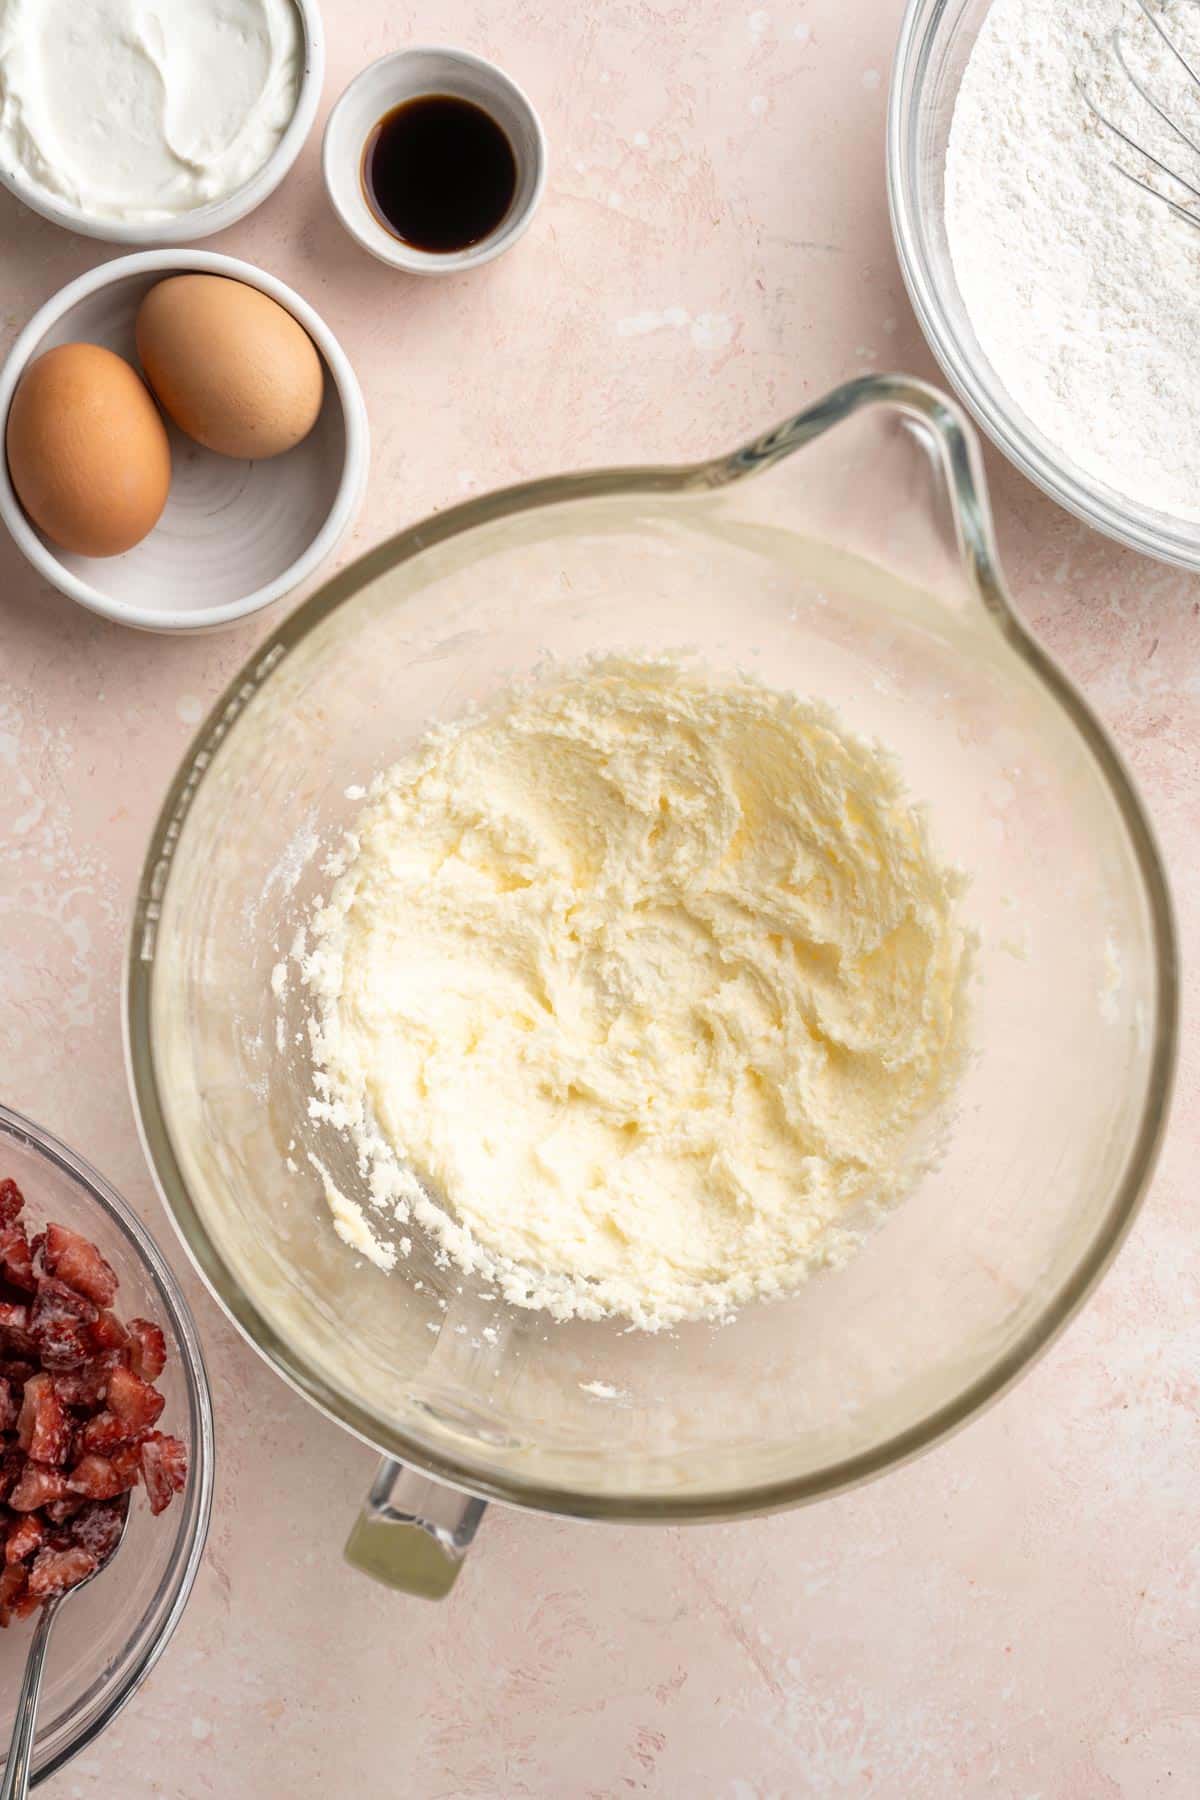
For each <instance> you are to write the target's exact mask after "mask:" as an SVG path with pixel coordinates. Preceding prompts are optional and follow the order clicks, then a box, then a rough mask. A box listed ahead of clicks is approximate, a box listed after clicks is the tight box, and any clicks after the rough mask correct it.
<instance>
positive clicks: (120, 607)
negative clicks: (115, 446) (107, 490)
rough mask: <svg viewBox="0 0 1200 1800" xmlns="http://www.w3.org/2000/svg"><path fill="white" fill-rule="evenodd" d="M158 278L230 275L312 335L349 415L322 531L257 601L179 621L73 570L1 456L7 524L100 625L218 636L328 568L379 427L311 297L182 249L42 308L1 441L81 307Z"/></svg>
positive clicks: (12, 381) (79, 282)
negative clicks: (31, 380) (51, 337)
mask: <svg viewBox="0 0 1200 1800" xmlns="http://www.w3.org/2000/svg"><path fill="white" fill-rule="evenodd" d="M157 271H161V272H162V274H163V275H164V276H165V275H168V274H172V273H173V274H178V275H193V274H206V275H221V276H225V277H226V278H228V279H230V280H233V281H241V282H244V283H245V284H246V285H247V286H249V287H254V288H257V289H258V290H259V292H260V293H264V294H266V295H268V296H269V297H270V298H271V299H272V300H275V301H277V302H278V304H279V305H280V306H282V307H283V308H284V309H285V311H287V312H289V313H291V315H292V317H293V318H294V319H295V320H296V321H297V322H298V323H299V324H300V325H302V326H303V327H304V329H305V331H306V332H307V333H308V335H309V337H310V338H311V339H312V340H313V343H314V344H315V345H316V347H317V349H318V351H319V352H320V354H321V358H322V361H323V362H324V364H325V367H326V368H327V369H328V371H329V373H330V375H331V376H332V378H333V384H334V387H335V389H336V391H337V396H338V400H339V403H340V405H341V408H342V417H343V420H344V424H345V437H346V450H345V457H344V459H343V463H342V474H341V479H340V481H339V483H338V486H337V491H336V492H335V494H334V497H333V502H332V504H331V506H330V508H329V511H328V513H327V514H326V516H325V518H324V520H323V521H322V524H321V526H320V529H319V530H318V531H317V532H316V534H315V536H314V537H313V538H312V540H311V541H310V543H309V544H308V546H307V548H306V549H305V550H304V551H303V552H302V553H301V554H300V555H299V556H298V557H296V559H295V560H294V561H293V562H292V563H290V564H289V565H288V567H287V568H286V569H283V570H282V571H281V572H280V573H279V574H278V575H276V576H275V577H274V579H273V580H271V581H268V582H265V583H264V584H263V586H262V587H259V588H256V589H255V590H254V591H253V592H252V593H250V594H246V595H243V596H242V598H241V599H238V600H225V601H222V602H221V604H220V605H218V606H205V607H197V608H196V609H195V610H194V611H191V612H186V613H178V612H172V611H170V610H169V609H167V608H164V607H155V606H134V605H131V604H130V603H129V602H128V601H124V600H114V599H113V597H112V595H111V594H106V593H104V592H103V590H102V589H100V588H97V587H93V586H92V584H91V583H90V582H87V581H84V580H82V579H81V578H80V577H79V576H78V575H75V574H74V573H72V571H71V570H70V569H67V568H65V567H64V566H63V564H62V563H61V562H60V561H59V559H58V557H57V556H56V555H55V553H54V552H53V550H51V549H50V548H49V546H47V545H46V544H44V543H43V542H42V540H41V538H40V537H39V536H38V534H37V532H36V531H35V530H34V529H33V526H32V525H31V524H30V523H29V520H28V519H27V518H26V517H25V512H24V509H23V508H22V506H21V503H20V501H19V500H18V499H17V495H16V491H15V489H14V488H13V485H12V478H11V476H10V474H9V470H8V459H7V457H6V456H3V455H0V519H2V520H3V522H4V524H5V525H6V526H7V527H8V530H9V532H10V534H11V535H12V538H13V540H14V542H15V543H16V545H17V548H18V549H19V550H20V551H21V552H22V554H23V555H24V556H25V558H26V560H27V561H28V562H30V563H31V564H32V565H33V567H34V568H35V569H36V570H37V572H38V574H39V575H41V576H42V577H43V578H44V579H45V580H47V581H49V582H50V583H51V585H52V586H53V587H56V588H57V589H58V591H59V592H60V593H61V594H65V595H66V596H67V598H68V599H69V600H75V601H77V602H78V603H79V605H80V606H86V607H87V609H88V611H89V612H94V613H99V615H100V616H101V618H104V619H110V620H112V621H113V622H114V623H115V624H118V625H132V626H135V627H137V628H138V629H140V630H143V631H159V632H168V633H185V634H186V633H188V632H193V631H211V630H213V629H214V627H217V626H221V625H230V624H233V623H234V622H235V621H237V620H239V619H246V618H249V617H251V615H252V614H254V613H257V612H261V611H262V609H263V608H264V607H266V606H271V605H273V604H274V602H275V601H276V600H279V599H281V598H282V596H283V595H284V594H286V593H289V592H290V591H291V589H292V588H294V587H298V586H299V584H300V583H301V582H302V581H305V580H307V578H308V577H309V576H310V575H311V574H312V573H313V571H314V570H315V569H316V568H317V567H318V566H319V565H320V564H321V563H322V562H323V561H324V560H325V558H326V557H327V556H328V555H329V554H330V553H331V551H332V550H333V549H334V546H335V545H336V544H337V542H338V541H339V539H340V538H341V536H342V534H343V533H344V532H345V530H346V529H347V527H348V526H349V524H350V522H351V520H352V518H353V516H354V514H355V512H356V511H357V508H358V505H359V502H360V500H361V498H362V495H363V491H364V488H365V486H366V477H367V465H368V462H369V458H370V426H369V424H368V422H367V408H366V402H365V401H364V399H363V396H362V389H361V388H360V387H359V384H358V377H357V376H356V375H355V373H354V370H353V368H352V367H351V365H350V359H349V358H348V356H347V355H346V352H345V351H344V350H343V349H342V347H341V345H340V344H339V342H338V340H337V338H336V337H335V336H334V334H333V332H332V331H331V330H330V328H329V326H328V325H327V324H326V323H325V321H324V319H323V318H322V317H321V315H320V314H319V313H318V312H316V311H315V310H314V309H313V307H311V306H310V305H309V303H308V301H307V300H304V299H302V298H301V296H300V295H299V294H298V293H296V291H295V289H293V288H290V287H288V285H287V283H286V282H283V281H280V280H279V278H278V276H276V275H271V274H269V273H268V272H267V270H265V269H260V268H258V267H257V266H256V265H255V264H254V263H248V262H243V261H242V260H241V259H240V258H239V257H236V256H223V255H221V254H220V253H219V252H218V251H215V250H190V249H188V248H187V247H186V246H185V247H183V248H180V249H166V250H142V251H137V252H135V253H134V254H133V255H131V256H118V257H115V258H113V260H112V261H110V262H104V263H100V264H99V265H98V266H97V267H96V268H94V269H87V270H85V272H84V273H83V274H82V275H79V276H77V277H76V278H75V280H74V281H69V282H68V283H67V285H66V286H65V287H62V288H59V290H58V292H57V293H56V294H52V295H51V297H50V299H49V300H47V301H45V302H44V304H43V305H42V306H40V307H39V308H38V310H37V311H36V312H35V313H34V315H33V317H32V318H31V319H30V320H29V323H28V324H27V325H26V326H24V328H23V329H22V330H21V332H20V333H19V335H18V336H17V339H16V342H15V343H14V344H13V346H12V349H11V350H10V351H9V353H8V356H7V357H6V358H5V361H4V364H3V367H2V368H0V440H2V439H3V436H4V433H5V431H6V429H7V424H8V412H9V408H10V406H11V405H12V397H13V394H14V393H15V391H16V387H17V383H18V382H19V381H20V379H21V376H22V375H23V374H24V372H25V370H26V368H27V367H28V365H29V362H30V360H31V359H32V357H33V355H34V353H35V352H36V350H37V346H38V345H39V344H40V343H41V341H42V339H43V338H44V337H45V335H46V333H47V332H48V331H49V330H50V329H51V328H52V327H53V326H55V325H57V324H58V323H59V321H60V320H61V319H63V318H64V317H65V316H66V315H67V314H68V313H69V312H70V311H71V309H72V307H74V306H77V305H78V304H79V302H80V301H81V300H85V299H87V298H88V296H89V295H91V294H95V293H98V292H99V291H100V290H101V289H102V288H106V287H110V286H113V285H114V284H115V283H117V282H119V281H125V280H128V279H129V278H131V277H132V276H136V275H146V274H153V273H155V272H157Z"/></svg>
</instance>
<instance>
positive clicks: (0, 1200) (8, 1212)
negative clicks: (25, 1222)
mask: <svg viewBox="0 0 1200 1800" xmlns="http://www.w3.org/2000/svg"><path fill="white" fill-rule="evenodd" d="M24 1205H25V1196H24V1194H23V1193H22V1192H21V1190H20V1188H19V1187H18V1186H17V1184H16V1182H15V1181H0V1225H11V1224H12V1222H13V1220H14V1219H17V1218H19V1217H20V1215H21V1212H22V1209H23V1208H24Z"/></svg>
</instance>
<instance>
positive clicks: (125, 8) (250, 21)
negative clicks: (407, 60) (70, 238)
mask: <svg viewBox="0 0 1200 1800" xmlns="http://www.w3.org/2000/svg"><path fill="white" fill-rule="evenodd" d="M323 61H324V58H323V54H322V45H321V39H320V24H319V20H318V18H317V15H316V11H315V7H313V6H311V5H309V4H307V0H305V3H304V4H301V5H298V4H297V3H296V0H0V180H3V181H4V183H5V185H6V186H8V187H9V188H10V189H11V190H12V192H14V193H15V194H16V195H17V196H18V198H19V199H21V200H24V201H25V202H26V204H27V205H29V206H31V207H33V208H34V209H35V210H36V211H39V212H42V213H44V214H45V215H46V216H47V217H49V218H52V219H54V220H55V221H56V223H58V224H63V225H67V226H69V227H70V228H71V229H73V230H76V231H81V232H84V233H86V234H87V235H90V236H95V237H106V238H111V239H115V240H117V241H123V242H141V241H151V240H154V241H159V242H162V241H182V240H185V239H188V238H193V237H200V236H204V235H206V234H207V233H209V232H212V231H218V230H220V229H222V228H223V227H224V226H226V225H228V224H231V223H233V221H234V220H235V219H237V218H241V217H242V216H243V215H244V213H246V212H248V211H249V210H250V208H251V207H252V206H255V205H257V204H258V203H259V201H260V200H262V199H264V198H265V197H266V195H267V194H268V193H269V192H270V191H271V190H272V188H274V186H275V185H276V183H277V182H278V181H279V180H281V179H282V177H283V175H284V173H285V172H286V170H287V168H288V167H289V166H290V164H291V162H292V161H293V160H294V158H295V155H296V153H297V152H298V150H299V148H300V144H301V143H302V141H303V138H304V136H305V135H306V133H307V130H308V128H309V126H310V125H311V123H312V117H313V114H314V113H315V109H316V103H317V97H318V94H319V92H320V85H321V75H322V72H323Z"/></svg>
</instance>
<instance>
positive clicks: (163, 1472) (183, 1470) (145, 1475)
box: [142, 1431, 188, 1513]
mask: <svg viewBox="0 0 1200 1800" xmlns="http://www.w3.org/2000/svg"><path fill="white" fill-rule="evenodd" d="M187 1468H188V1462H187V1451H186V1449H185V1448H184V1446H183V1445H182V1444H181V1443H180V1441H179V1439H178V1438H175V1437H166V1436H164V1434H163V1433H162V1432H161V1431H152V1432H151V1433H150V1435H149V1437H148V1438H147V1439H146V1441H145V1443H144V1444H143V1445H142V1479H143V1480H144V1481H145V1483H146V1493H147V1495H148V1496H149V1500H150V1511H151V1512H152V1513H160V1512H165V1510H166V1508H167V1507H168V1506H170V1504H171V1496H172V1495H173V1494H177V1493H179V1492H180V1490H181V1489H182V1487H183V1485H184V1483H185V1482H186V1480H187Z"/></svg>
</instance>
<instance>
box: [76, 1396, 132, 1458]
mask: <svg viewBox="0 0 1200 1800" xmlns="http://www.w3.org/2000/svg"><path fill="white" fill-rule="evenodd" d="M136 1435H137V1434H136V1432H135V1430H134V1428H133V1426H132V1425H127V1424H126V1423H125V1421H124V1419H118V1417H117V1415H116V1413H114V1412H109V1411H108V1409H107V1408H105V1410H104V1411H103V1412H98V1413H93V1414H92V1416H91V1418H90V1419H88V1421H87V1422H86V1424H85V1425H84V1427H83V1430H82V1431H81V1432H80V1434H79V1442H80V1444H81V1445H82V1446H83V1448H84V1449H85V1450H95V1451H98V1452H99V1454H100V1455H101V1456H108V1455H109V1454H110V1453H111V1452H112V1451H113V1450H116V1449H118V1448H119V1446H120V1445H121V1444H128V1443H129V1442H130V1441H131V1439H132V1438H134V1437H135V1436H136Z"/></svg>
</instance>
